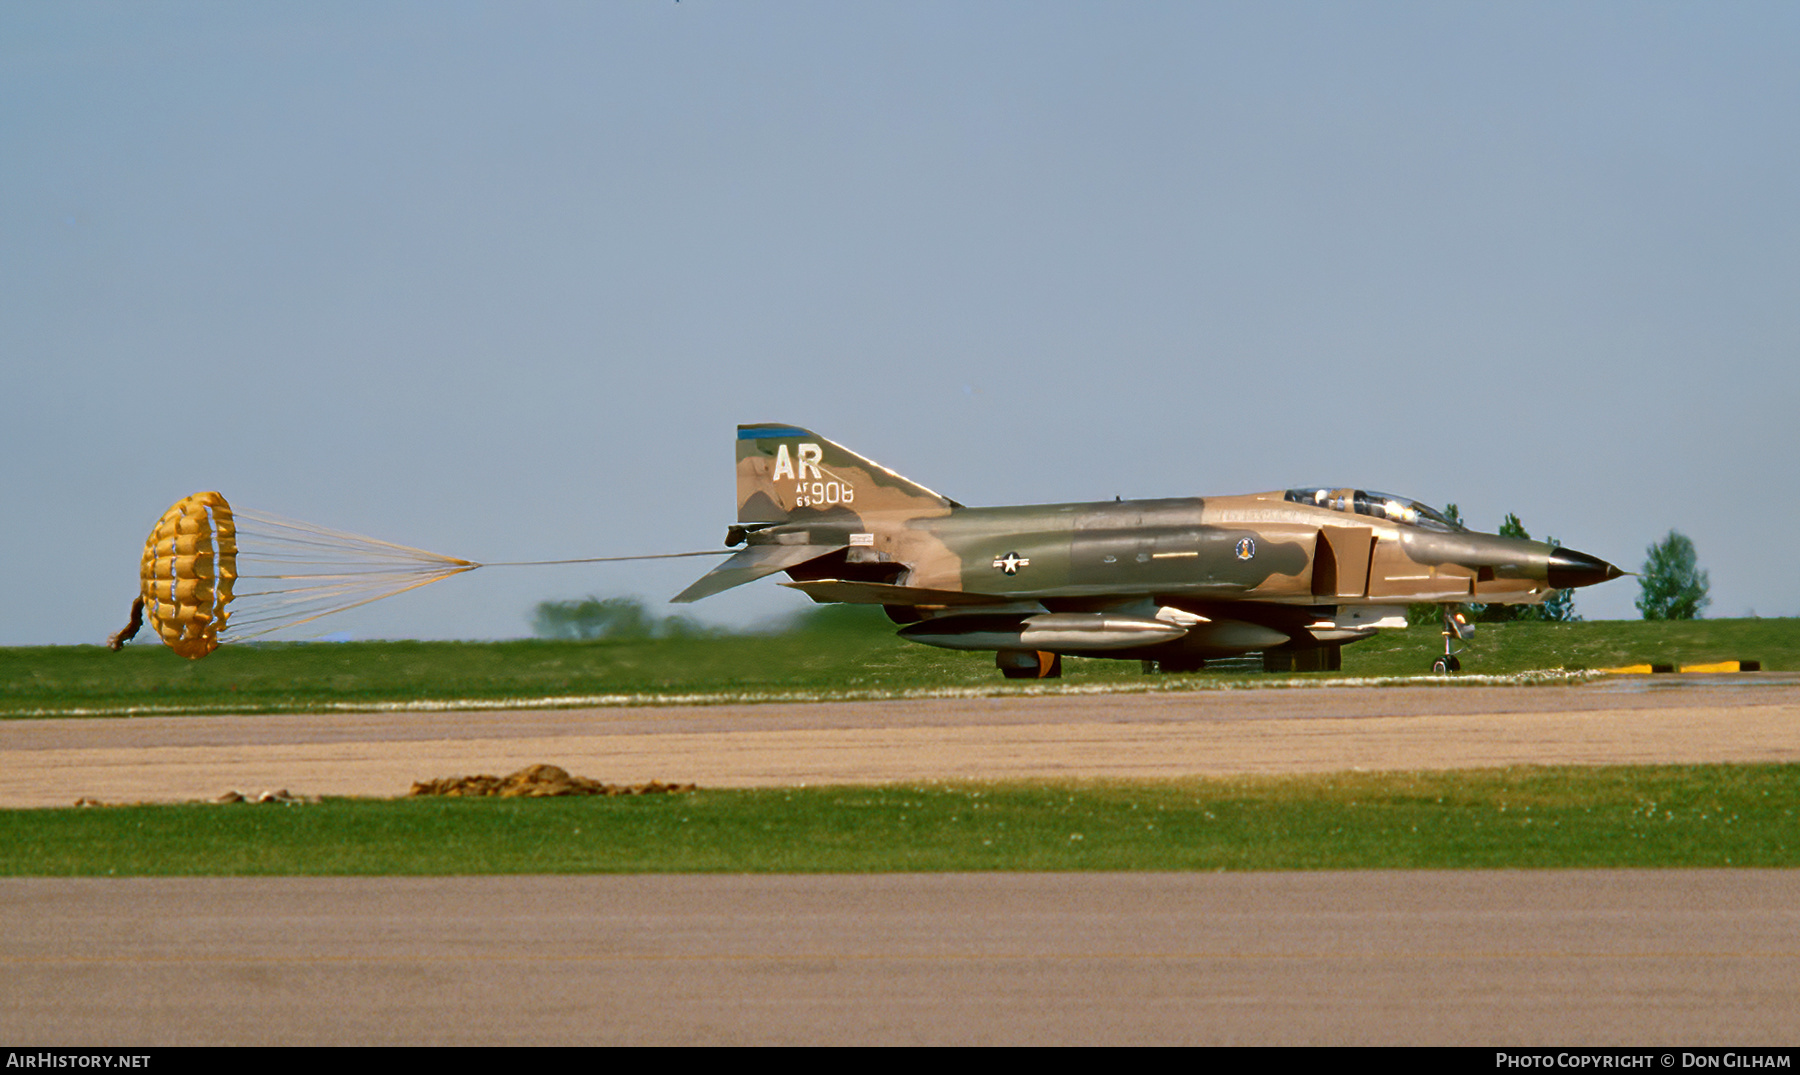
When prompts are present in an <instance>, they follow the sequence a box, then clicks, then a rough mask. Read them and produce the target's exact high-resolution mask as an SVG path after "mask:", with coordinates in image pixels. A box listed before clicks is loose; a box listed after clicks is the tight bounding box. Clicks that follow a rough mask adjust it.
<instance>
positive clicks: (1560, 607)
mask: <svg viewBox="0 0 1800 1075" xmlns="http://www.w3.org/2000/svg"><path fill="white" fill-rule="evenodd" d="M1544 540H1545V541H1547V542H1549V544H1550V547H1551V548H1553V549H1560V548H1562V542H1560V541H1558V540H1556V539H1555V538H1545V539H1544ZM1526 608H1527V612H1529V613H1530V615H1529V616H1523V615H1522V616H1520V617H1519V618H1520V619H1527V618H1529V619H1534V620H1545V621H1547V622H1549V623H1574V622H1575V621H1577V620H1579V619H1581V617H1580V616H1579V615H1577V614H1576V612H1575V591H1574V590H1573V589H1568V590H1552V591H1550V596H1549V597H1546V598H1544V603H1543V604H1541V605H1536V606H1526Z"/></svg>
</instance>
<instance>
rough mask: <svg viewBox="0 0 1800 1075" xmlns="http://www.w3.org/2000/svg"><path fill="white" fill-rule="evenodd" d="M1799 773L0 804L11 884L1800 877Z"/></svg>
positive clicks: (1524, 771) (1, 844)
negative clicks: (1098, 874) (1798, 873)
mask: <svg viewBox="0 0 1800 1075" xmlns="http://www.w3.org/2000/svg"><path fill="white" fill-rule="evenodd" d="M1797 804H1800V765H1710V766H1630V767H1626V766H1620V767H1607V768H1578V767H1570V768H1513V769H1495V770H1469V771H1461V772H1421V773H1353V774H1331V775H1308V776H1285V777H1256V778H1237V779H1222V780H1202V779H1188V780H1178V781H1165V782H1133V783H1123V782H1104V783H1031V784H1024V783H1011V784H923V785H891V786H883V787H827V788H792V789H774V790H748V791H708V790H701V791H698V792H693V793H689V794H676V795H657V796H641V797H630V798H589V799H474V800H471V799H407V800H398V801H369V800H342V799H340V800H328V801H326V802H323V803H318V804H312V805H304V806H253V805H234V806H211V805H182V806H139V807H102V808H93V807H90V808H82V809H73V808H71V809H59V810H13V811H0V875H10V876H95V875H101V876H104V875H114V876H124V875H138V876H146V875H155V876H222V875H307V874H312V875H318V874H325V875H447V874H520V873H534V874H542V873H693V872H731V873H744V872H750V873H758V872H781V873H807V872H888V871H965V870H988V871H991V870H1025V871H1047V870H1184V871H1185V870H1323V869H1462V868H1571V867H1745V866H1760V867H1784V868H1792V867H1795V866H1800V829H1796V826H1795V822H1796V818H1795V810H1796V806H1797Z"/></svg>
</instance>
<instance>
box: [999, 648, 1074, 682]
mask: <svg viewBox="0 0 1800 1075" xmlns="http://www.w3.org/2000/svg"><path fill="white" fill-rule="evenodd" d="M994 664H995V665H996V666H997V667H998V668H999V669H1000V674H1001V675H1003V676H1005V677H1006V678H1007V679H1057V678H1060V677H1061V676H1062V654H1060V653H1047V652H1045V651H1043V650H1028V649H1027V650H1017V649H1003V650H1001V651H999V652H998V653H996V654H994Z"/></svg>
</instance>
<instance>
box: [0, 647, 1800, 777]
mask: <svg viewBox="0 0 1800 1075" xmlns="http://www.w3.org/2000/svg"><path fill="white" fill-rule="evenodd" d="M1797 679H1800V677H1794V676H1782V675H1765V676H1756V675H1741V676H1682V677H1651V676H1638V677H1622V678H1620V679H1616V680H1606V681H1602V682H1599V683H1594V684H1589V685H1585V686H1577V687H1406V688H1394V689H1372V688H1320V689H1262V690H1231V691H1198V692H1194V693H1189V694H1155V695H1148V694H1119V695H1098V696H1081V697H1049V698H974V699H936V700H929V701H885V702H820V703H809V704H803V705H783V704H769V705H729V706H671V707H660V708H659V707H645V708H613V709H570V710H526V711H515V712H481V713H334V714H329V715H278V716H250V717H234V716H206V717H127V718H119V717H111V718H82V719H68V718H64V719H56V720H21V721H5V722H0V807H16V806H66V805H70V804H72V803H74V802H75V801H76V799H78V798H82V797H87V798H93V799H99V800H101V801H105V802H140V801H169V800H183V799H185V800H196V799H211V798H213V797H215V796H217V795H219V794H220V793H221V792H223V791H225V790H227V789H236V790H240V791H246V792H256V791H261V790H266V789H274V788H286V789H288V790H290V791H292V792H294V793H296V794H302V795H309V794H310V795H368V796H393V795H403V794H405V793H406V791H407V789H408V788H409V787H410V786H411V784H412V782H413V781H415V780H422V779H427V778H431V777H441V776H452V775H466V774H470V773H495V774H501V773H506V772H509V771H511V770H514V769H518V768H520V767H522V766H525V765H530V764H534V763H537V762H549V763H553V764H556V765H560V766H562V767H563V768H565V769H567V770H569V771H570V772H572V773H577V774H580V775H583V776H591V777H595V778H597V779H601V780H607V781H612V782H620V783H639V782H643V781H648V780H662V781H665V782H682V783H688V782H692V783H698V784H701V785H702V786H708V787H745V786H756V785H781V784H841V783H884V782H891V781H901V780H934V779H935V780H962V779H969V780H997V779H1024V778H1043V777H1122V778H1145V777H1151V778H1154V777H1172V776H1190V775H1222V774H1228V773H1277V772H1299V771H1332V770H1345V769H1358V768H1360V769H1459V768H1471V767H1480V766H1497V765H1515V764H1543V765H1561V764H1574V765H1596V764H1613V763H1657V762H1724V761H1794V760H1797V759H1800V681H1797Z"/></svg>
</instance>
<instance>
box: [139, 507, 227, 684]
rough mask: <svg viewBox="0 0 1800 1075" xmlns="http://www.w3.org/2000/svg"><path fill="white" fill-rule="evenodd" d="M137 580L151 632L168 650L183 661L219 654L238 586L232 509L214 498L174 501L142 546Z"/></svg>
mask: <svg viewBox="0 0 1800 1075" xmlns="http://www.w3.org/2000/svg"><path fill="white" fill-rule="evenodd" d="M138 577H139V579H140V580H141V584H142V588H141V600H142V601H143V609H144V611H145V612H146V613H147V614H148V615H149V618H150V626H151V627H152V628H154V629H155V630H156V633H157V634H159V635H161V636H162V640H163V641H164V642H166V643H167V644H168V646H169V648H170V649H172V650H174V651H175V652H176V653H179V654H181V655H182V656H183V657H188V658H196V657H204V656H206V655H207V654H209V653H211V652H212V651H213V650H215V649H218V648H219V632H220V631H221V630H224V629H225V627H226V626H228V624H229V622H230V613H229V612H227V611H226V606H228V605H230V604H231V599H232V596H233V595H232V586H233V585H234V584H235V583H236V582H237V526H236V523H235V521H234V520H233V518H232V515H231V505H229V504H227V503H226V502H225V498H224V497H222V496H220V495H219V494H218V493H195V494H194V495H193V496H190V497H186V498H184V499H182V500H179V501H177V502H176V503H175V505H174V506H173V507H171V508H170V509H169V510H168V511H166V512H164V513H163V517H162V518H161V519H159V520H157V523H156V526H155V528H154V529H152V530H151V531H150V539H149V540H148V541H146V542H144V559H143V562H142V564H141V566H140V569H139V572H138ZM133 619H134V620H135V619H136V615H135V610H134V615H133Z"/></svg>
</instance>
